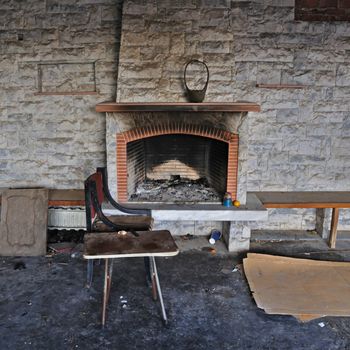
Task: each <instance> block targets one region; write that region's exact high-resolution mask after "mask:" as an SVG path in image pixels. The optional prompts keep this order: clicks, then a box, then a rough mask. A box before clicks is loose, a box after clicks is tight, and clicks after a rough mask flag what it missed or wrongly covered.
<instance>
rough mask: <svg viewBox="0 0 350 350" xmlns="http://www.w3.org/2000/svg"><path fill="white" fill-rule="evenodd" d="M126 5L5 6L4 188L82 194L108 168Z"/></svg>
mask: <svg viewBox="0 0 350 350" xmlns="http://www.w3.org/2000/svg"><path fill="white" fill-rule="evenodd" d="M121 3H122V1H121V0H102V1H95V0H73V1H72V0H63V1H62V0H47V1H42V0H30V1H14V0H13V1H11V0H8V1H0V130H1V131H0V187H8V186H13V187H19V186H46V187H51V188H82V187H83V180H84V178H85V177H86V176H87V174H89V173H91V171H93V169H94V168H95V167H96V166H102V165H104V164H105V116H104V115H102V114H99V113H96V112H95V111H94V107H95V105H96V103H98V102H101V101H106V100H113V99H115V93H116V92H115V91H116V75H117V65H118V51H119V42H120V24H121Z"/></svg>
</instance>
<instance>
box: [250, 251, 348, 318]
mask: <svg viewBox="0 0 350 350" xmlns="http://www.w3.org/2000/svg"><path fill="white" fill-rule="evenodd" d="M243 264H244V272H245V275H246V277H247V280H248V283H249V286H250V289H251V291H252V292H253V297H254V299H255V301H256V303H257V305H258V307H259V308H262V309H264V310H265V312H266V313H268V314H283V315H296V316H297V315H301V318H302V319H303V318H304V315H306V314H307V315H308V317H307V318H310V319H311V318H315V317H320V316H322V315H328V316H350V298H349V295H350V263H349V262H333V261H318V260H309V259H294V258H286V257H280V256H271V255H265V254H251V253H250V254H248V257H247V258H246V259H244V261H243Z"/></svg>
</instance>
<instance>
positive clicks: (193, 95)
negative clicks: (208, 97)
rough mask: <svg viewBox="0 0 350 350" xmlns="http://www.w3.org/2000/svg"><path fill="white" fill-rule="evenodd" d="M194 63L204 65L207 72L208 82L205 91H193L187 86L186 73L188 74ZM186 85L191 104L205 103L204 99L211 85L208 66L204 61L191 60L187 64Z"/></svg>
mask: <svg viewBox="0 0 350 350" xmlns="http://www.w3.org/2000/svg"><path fill="white" fill-rule="evenodd" d="M192 63H199V64H201V65H203V66H204V67H205V69H206V71H207V80H206V82H205V85H204V87H203V89H200V90H198V89H196V90H192V89H190V88H189V87H188V86H187V81H186V72H187V68H188V66H189V65H190V64H192ZM184 83H185V89H186V95H187V98H188V100H189V102H203V101H204V97H205V93H206V91H207V87H208V83H209V69H208V66H207V65H206V64H205V63H204V62H203V61H199V60H191V61H189V62H187V64H186V66H185V71H184Z"/></svg>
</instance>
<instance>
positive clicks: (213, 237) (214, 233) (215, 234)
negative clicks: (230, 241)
mask: <svg viewBox="0 0 350 350" xmlns="http://www.w3.org/2000/svg"><path fill="white" fill-rule="evenodd" d="M220 238H221V232H220V231H219V230H212V231H211V234H210V238H209V243H210V244H215V243H216V241H218V240H219V239H220Z"/></svg>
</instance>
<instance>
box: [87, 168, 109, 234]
mask: <svg viewBox="0 0 350 350" xmlns="http://www.w3.org/2000/svg"><path fill="white" fill-rule="evenodd" d="M84 185H85V210H86V229H87V231H88V232H92V231H93V229H92V224H93V222H94V220H95V217H96V214H97V213H96V205H98V206H100V207H101V205H102V203H103V200H104V193H103V179H102V174H101V173H100V172H96V173H94V174H92V175H90V176H89V177H88V178H87V179H86V180H85V183H84ZM96 201H97V203H96Z"/></svg>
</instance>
